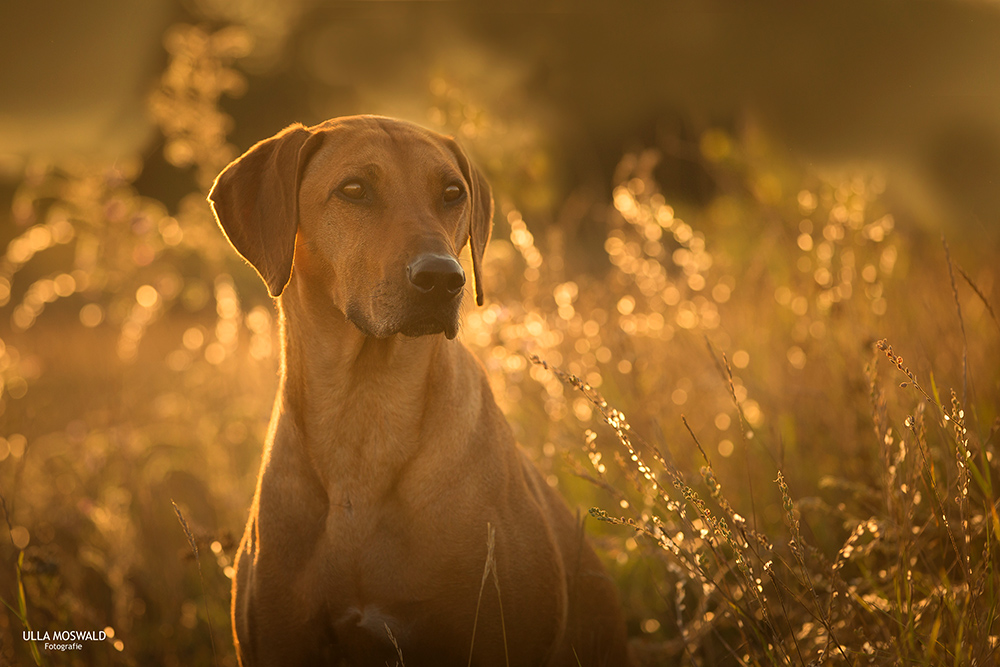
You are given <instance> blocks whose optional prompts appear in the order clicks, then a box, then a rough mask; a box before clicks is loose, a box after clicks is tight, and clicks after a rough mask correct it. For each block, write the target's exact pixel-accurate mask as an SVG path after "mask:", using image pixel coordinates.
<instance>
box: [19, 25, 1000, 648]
mask: <svg viewBox="0 0 1000 667" xmlns="http://www.w3.org/2000/svg"><path fill="white" fill-rule="evenodd" d="M240 44H241V42H240V40H239V39H238V35H235V34H234V33H232V32H226V31H220V32H218V33H215V34H214V35H210V34H207V33H204V32H201V31H198V30H195V29H183V28H178V29H176V30H175V32H174V33H173V35H172V37H171V38H170V40H168V46H169V47H170V49H171V54H172V55H171V61H170V64H169V67H168V69H167V71H166V73H165V74H164V77H163V80H162V81H161V86H160V89H159V92H158V93H157V94H156V95H155V96H154V97H153V98H152V101H151V108H152V113H153V114H154V116H155V117H156V118H157V119H158V123H159V125H160V127H161V130H162V132H163V134H164V137H165V147H164V156H165V159H166V160H167V161H168V162H169V163H171V164H173V165H175V166H176V168H177V169H181V170H185V171H186V173H190V174H192V175H193V181H194V182H195V183H197V186H196V187H193V188H192V191H191V192H190V194H189V195H188V196H186V197H185V198H183V199H182V200H181V201H180V202H179V203H178V204H177V206H176V207H173V206H172V205H171V207H169V208H168V206H167V205H166V204H164V203H162V202H159V201H156V200H154V199H151V198H149V197H147V196H144V195H142V194H141V193H140V192H139V191H138V189H137V187H136V185H135V181H136V179H137V176H138V174H139V172H140V169H141V166H142V165H140V164H116V165H114V166H113V167H112V166H110V165H101V164H84V163H80V164H59V165H52V164H43V163H37V164H31V165H29V168H28V170H27V172H26V175H25V178H24V181H23V183H21V185H20V186H19V189H18V190H17V192H16V193H15V196H14V198H13V202H12V204H11V207H10V211H9V212H5V213H0V216H2V219H3V220H4V223H3V226H2V231H0V243H3V253H2V255H0V383H2V398H0V497H2V501H3V502H2V508H0V509H2V514H3V519H4V524H3V525H4V526H6V527H7V528H9V531H8V530H4V531H0V533H3V534H5V539H3V540H2V541H0V597H2V599H3V602H4V604H5V608H4V609H2V610H0V664H18V665H22V664H23V665H28V664H44V665H77V664H79V665H112V664H114V665H118V664H121V665H143V666H145V665H178V666H179V665H202V664H204V665H208V664H218V665H235V657H234V655H233V650H232V646H231V640H230V633H229V620H228V605H229V586H230V579H229V577H231V575H232V569H231V564H232V557H233V555H234V552H235V549H236V544H237V541H238V539H239V535H240V533H241V531H242V527H243V523H244V521H245V517H246V511H247V508H248V505H249V501H250V499H251V496H252V493H253V487H254V480H255V477H256V473H257V466H258V464H259V457H260V451H261V446H262V441H263V437H264V433H265V428H266V424H267V418H268V416H269V414H270V406H271V401H272V398H273V396H274V391H275V389H276V383H277V376H276V372H277V357H276V355H277V345H276V343H277V341H276V322H275V312H274V309H273V307H272V304H271V303H270V300H269V299H268V298H267V294H266V291H265V289H264V287H263V285H262V284H261V283H260V281H259V279H258V278H257V277H256V275H255V274H254V273H253V271H252V270H251V269H249V268H248V267H247V266H245V265H244V264H242V262H241V261H240V260H239V259H238V258H237V257H236V255H235V253H233V252H232V250H231V249H230V248H229V247H228V244H227V243H226V241H225V239H224V238H223V236H222V234H221V233H220V232H219V231H218V229H217V228H216V225H215V222H214V220H213V219H212V216H211V213H210V211H209V209H208V206H207V203H206V202H205V192H206V190H207V187H208V185H209V184H210V182H211V179H212V178H213V177H214V175H215V174H216V173H217V172H218V170H219V169H221V167H222V166H224V165H225V164H226V162H227V161H228V160H229V159H231V158H232V157H233V156H234V154H235V153H234V150H235V149H234V147H232V146H230V145H229V144H228V143H227V139H226V136H227V132H228V130H229V126H230V124H231V123H230V120H231V119H229V118H228V117H227V116H225V114H223V113H222V112H221V111H220V110H219V107H218V103H219V99H220V97H221V96H222V95H223V94H225V93H227V92H228V91H232V90H235V89H238V88H239V86H240V78H239V74H238V73H237V72H236V70H234V69H232V67H231V61H232V59H233V57H234V56H235V55H238V53H239V49H240V48H241V47H240ZM432 88H433V89H434V91H435V92H434V94H435V95H438V96H439V97H440V98H441V100H442V103H441V104H438V105H437V106H435V107H434V108H433V109H432V110H431V112H429V113H428V119H427V120H424V119H419V118H416V119H415V120H418V121H423V122H425V124H428V125H431V126H435V127H439V128H440V129H442V130H443V131H455V129H456V127H457V126H458V123H457V122H456V121H455V117H458V118H459V119H461V118H472V117H473V116H472V115H470V114H468V113H466V110H467V107H463V106H462V97H461V91H459V90H453V89H449V87H448V85H447V84H446V83H444V82H442V81H435V82H432ZM480 120H481V119H480ZM483 127H485V128H488V127H489V125H488V123H486V122H485V121H483ZM275 129H277V128H275ZM473 129H475V128H473ZM483 132H486V130H483ZM466 134H474V133H471V132H470V133H466ZM490 138H491V137H489V136H485V137H484V140H483V141H482V143H480V144H478V145H477V141H476V139H475V138H471V139H468V140H467V141H466V142H465V143H466V144H467V145H469V146H470V148H472V149H473V152H476V151H477V150H478V151H479V153H480V155H481V156H482V158H483V159H482V160H481V162H482V164H483V165H484V166H485V168H486V171H487V173H488V175H489V176H490V177H491V179H492V180H493V181H494V184H495V194H496V196H497V215H496V227H495V230H494V239H493V241H492V243H491V245H490V246H489V248H488V250H487V259H486V266H485V275H484V282H485V285H486V295H487V302H486V305H485V306H484V307H482V308H476V307H474V306H473V305H471V303H472V300H471V299H468V298H467V299H466V303H467V305H466V306H465V310H464V316H463V317H464V324H463V329H462V331H461V333H460V336H461V339H462V340H463V341H464V342H465V343H466V344H467V345H469V346H470V347H471V348H472V349H473V350H474V351H475V352H476V353H477V355H478V356H479V357H480V359H481V360H482V361H483V363H484V365H485V366H486V368H487V370H488V372H489V373H490V376H491V379H492V383H493V388H494V392H495V394H496V397H497V401H498V403H499V404H500V406H501V408H503V410H504V411H505V413H506V414H507V416H508V418H509V420H510V422H511V423H512V426H513V428H514V430H515V433H516V434H517V437H518V439H519V441H520V442H521V443H522V444H523V446H524V447H525V449H526V450H527V451H528V452H529V454H530V455H531V457H532V458H533V459H534V460H535V462H536V464H537V465H538V466H539V467H540V468H541V469H542V470H543V472H544V473H545V475H546V476H547V479H548V481H549V483H550V484H553V485H556V486H558V488H559V489H560V490H561V491H562V493H563V494H564V495H565V496H566V497H567V499H568V500H569V501H570V503H571V504H572V505H575V506H579V507H581V508H583V510H584V511H586V510H588V509H589V510H590V516H591V518H590V519H588V522H587V528H588V533H589V534H590V535H591V537H592V539H593V541H594V542H595V545H596V546H597V547H598V551H599V553H601V554H602V555H603V556H604V557H606V560H607V563H608V566H609V569H610V570H611V571H612V572H613V574H614V576H615V577H616V579H617V581H618V583H619V587H620V590H621V592H622V597H623V600H624V604H625V608H626V614H627V618H628V624H629V632H630V635H631V636H632V637H633V638H634V648H635V650H636V653H637V655H638V656H640V657H641V658H642V660H643V664H650V665H674V664H678V665H679V664H696V665H706V666H714V665H786V664H790V665H808V664H831V665H854V664H876V665H883V664H884V665H890V664H891V665H896V664H906V665H945V664H947V665H973V664H976V665H990V664H994V663H995V662H996V661H997V652H998V636H1000V627H998V615H1000V614H998V604H1000V590H998V589H1000V578H998V575H997V569H998V566H1000V517H998V508H997V493H996V492H995V490H994V480H993V477H994V476H995V475H998V473H1000V463H998V461H997V458H996V457H997V446H998V442H997V440H998V436H997V431H998V428H1000V415H998V408H1000V320H998V317H997V308H998V307H1000V301H998V300H997V285H998V284H1000V269H998V266H997V265H996V249H995V248H991V247H990V241H988V240H985V239H977V238H947V239H941V238H940V237H939V236H938V235H937V234H936V233H932V232H928V231H926V230H921V229H918V228H915V227H913V226H912V224H909V223H907V222H906V221H905V220H903V219H902V218H900V217H899V214H898V213H896V217H894V211H893V210H891V207H890V205H889V204H888V203H887V197H886V196H885V193H886V190H887V187H890V186H891V183H892V180H891V175H887V174H879V173H870V172H866V171H864V170H859V171H855V172H851V173H847V172H842V173H824V172H818V171H816V170H815V169H812V168H809V167H807V166H805V165H803V164H799V163H796V162H795V161H794V160H792V159H790V158H788V157H787V156H783V155H782V154H780V153H779V152H777V151H775V150H774V149H773V148H772V147H771V146H770V145H769V143H768V140H767V137H766V136H763V135H762V134H761V133H760V132H758V131H756V130H754V128H753V127H747V128H745V129H743V130H741V131H739V132H727V131H723V130H718V129H708V130H706V131H705V132H703V133H701V135H700V139H699V140H698V141H697V142H694V143H692V144H691V145H690V146H682V147H680V148H679V150H683V151H685V154H687V155H689V156H690V158H691V160H692V162H693V163H696V164H697V166H698V168H699V169H703V170H704V171H705V173H707V174H709V175H710V177H711V179H712V188H713V189H712V192H713V195H712V196H711V198H710V200H709V201H708V202H707V203H702V204H698V205H692V204H690V203H686V202H684V201H672V200H671V199H670V198H668V197H667V196H666V195H665V194H664V191H665V189H666V186H667V185H669V184H667V183H661V182H659V181H658V178H657V173H658V172H657V165H658V163H659V161H660V160H661V158H662V155H661V154H660V153H658V152H657V151H656V150H652V149H650V150H645V151H637V152H635V153H630V154H627V155H624V156H623V157H622V160H621V162H620V164H619V166H618V170H617V173H616V175H615V178H614V183H613V184H612V185H613V191H612V193H611V196H610V197H605V196H604V195H603V194H601V193H600V192H582V193H577V195H574V196H575V197H576V199H575V200H574V201H572V202H568V203H567V204H566V205H565V206H564V207H562V211H563V212H564V213H563V215H561V216H560V219H559V221H558V223H544V224H543V223H541V222H536V221H534V220H533V219H532V218H531V216H530V215H528V214H526V213H525V211H526V210H527V208H526V207H524V206H523V204H522V203H521V200H520V199H519V197H520V191H519V190H518V189H517V188H515V187H511V185H510V184H512V183H517V182H519V181H518V176H517V174H518V173H519V172H518V171H517V170H518V169H519V168H520V167H521V165H519V164H517V162H516V159H514V158H513V157H511V156H512V155H514V154H516V153H517V151H510V152H508V153H505V154H503V155H502V156H500V157H502V158H503V159H497V155H496V154H493V153H489V150H490V149H489V148H488V147H487V146H486V144H488V143H489V141H487V140H489V139H490ZM493 138H494V139H495V138H496V137H493ZM497 150H499V149H497ZM591 508H592V509H591ZM7 533H9V538H7V536H6V534H7ZM497 548H502V545H497ZM484 553H485V541H484ZM195 554H197V555H195ZM470 623H471V619H470ZM69 629H75V630H94V631H101V630H103V631H105V633H106V635H107V636H108V638H107V640H106V641H103V642H99V643H93V644H88V645H87V646H86V647H85V649H84V650H83V651H78V652H73V651H69V652H65V653H45V652H42V651H37V649H40V645H36V644H33V643H32V642H29V641H25V640H24V639H23V632H25V631H26V630H33V631H36V632H38V631H45V630H49V631H55V630H69ZM36 651H37V652H36Z"/></svg>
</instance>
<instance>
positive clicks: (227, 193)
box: [208, 124, 318, 297]
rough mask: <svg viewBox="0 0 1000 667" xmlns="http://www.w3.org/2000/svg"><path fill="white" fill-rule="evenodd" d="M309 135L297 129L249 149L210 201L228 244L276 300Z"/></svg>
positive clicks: (284, 279)
mask: <svg viewBox="0 0 1000 667" xmlns="http://www.w3.org/2000/svg"><path fill="white" fill-rule="evenodd" d="M313 136H318V135H315V134H314V133H313V132H311V131H310V130H308V129H307V128H305V127H303V126H302V125H299V124H295V125H292V126H290V127H287V128H285V129H284V130H282V131H281V132H279V133H278V134H276V135H274V136H273V137H271V138H270V139H265V140H264V141H261V142H259V143H257V144H255V145H254V146H253V148H251V149H250V150H248V151H247V152H246V153H244V154H243V155H242V156H240V157H239V158H237V159H236V160H234V161H233V162H231V163H230V164H229V166H228V167H226V168H225V169H223V170H222V173H221V174H219V176H218V178H216V179H215V184H214V185H212V190H211V191H210V192H209V193H208V201H209V202H210V203H211V205H212V211H213V212H214V213H215V218H216V219H217V220H218V221H219V226H220V227H222V231H223V232H225V234H226V237H227V238H228V239H229V242H230V243H232V244H233V247H234V248H236V251H237V252H238V253H240V255H241V256H242V257H243V259H245V260H247V261H248V262H250V264H251V265H253V268H255V269H257V273H259V274H260V277H261V278H263V280H264V282H265V283H266V284H267V290H268V292H270V294H271V296H273V297H276V296H279V295H280V294H281V292H282V290H283V289H284V288H285V285H286V284H288V279H289V278H290V277H291V275H292V256H293V255H294V252H295V230H296V228H297V227H298V219H299V182H300V181H301V179H302V172H303V171H304V170H305V166H306V163H307V162H308V159H309V155H310V153H311V151H310V150H309V149H310V146H315V145H317V142H310V141H309V138H310V137H313Z"/></svg>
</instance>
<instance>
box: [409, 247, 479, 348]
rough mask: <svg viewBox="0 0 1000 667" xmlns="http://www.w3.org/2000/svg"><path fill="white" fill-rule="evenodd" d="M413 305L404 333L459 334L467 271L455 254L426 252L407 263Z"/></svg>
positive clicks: (449, 335)
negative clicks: (459, 312) (459, 305)
mask: <svg viewBox="0 0 1000 667" xmlns="http://www.w3.org/2000/svg"><path fill="white" fill-rule="evenodd" d="M406 276H407V278H408V279H409V282H410V288H411V295H412V299H411V303H412V308H411V311H410V314H409V317H408V318H407V320H408V321H407V322H406V323H405V324H404V326H403V328H402V331H401V333H404V334H406V335H408V336H423V335H426V334H432V333H440V332H444V334H445V336H447V337H448V338H449V339H451V338H454V337H455V336H456V335H457V334H458V303H459V300H460V299H459V297H460V295H461V294H462V288H464V287H465V271H463V270H462V265H461V264H459V263H458V260H456V259H455V258H454V257H451V256H449V255H437V254H433V253H424V254H422V255H417V256H416V257H414V258H413V259H412V260H411V261H410V263H409V264H407V266H406Z"/></svg>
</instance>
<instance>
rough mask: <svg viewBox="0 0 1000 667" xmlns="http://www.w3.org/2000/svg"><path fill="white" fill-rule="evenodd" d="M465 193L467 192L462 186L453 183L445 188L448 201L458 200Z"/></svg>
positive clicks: (445, 196)
mask: <svg viewBox="0 0 1000 667" xmlns="http://www.w3.org/2000/svg"><path fill="white" fill-rule="evenodd" d="M463 194H465V191H464V190H463V189H462V186H461V185H458V184H457V183H452V184H451V185H449V186H448V187H446V188H445V189H444V200H445V201H446V202H453V201H458V200H459V199H460V198H461V197H462V195H463Z"/></svg>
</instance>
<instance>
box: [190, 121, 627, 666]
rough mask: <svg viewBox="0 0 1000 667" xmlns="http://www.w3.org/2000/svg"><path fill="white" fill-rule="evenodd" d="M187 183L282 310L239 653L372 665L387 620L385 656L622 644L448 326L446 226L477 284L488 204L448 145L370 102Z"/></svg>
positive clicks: (592, 562)
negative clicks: (207, 189) (206, 188)
mask: <svg viewBox="0 0 1000 667" xmlns="http://www.w3.org/2000/svg"><path fill="white" fill-rule="evenodd" d="M209 199H210V200H211V202H212V206H213V209H214V211H215V214H216V217H217V218H218V220H219V224H220V225H221V226H222V229H223V230H224V231H225V233H226V235H227V236H228V237H229V240H230V241H231V242H232V244H233V245H234V246H235V247H236V250H237V251H238V252H239V253H240V254H241V255H242V256H243V257H244V258H245V259H246V260H247V261H248V262H250V263H251V264H252V265H253V266H254V267H255V268H256V269H257V271H258V272H259V273H260V275H261V277H262V278H263V279H264V282H266V283H267V286H268V289H269V291H270V293H271V296H273V297H277V298H278V299H277V300H278V305H279V308H280V311H281V322H282V327H281V331H282V352H283V357H282V366H281V385H280V388H279V391H278V396H277V399H276V401H275V406H274V412H273V415H272V418H271V427H270V433H269V435H268V439H267V445H266V448H265V451H264V456H263V461H262V463H261V470H260V477H259V479H258V482H257V492H256V495H255V497H254V501H253V506H252V507H251V509H250V518H249V521H248V523H247V528H246V533H245V534H244V536H243V541H242V543H241V544H240V549H239V552H238V554H237V557H236V561H237V562H236V576H235V577H234V580H233V608H232V612H233V630H234V637H235V641H236V650H237V654H238V655H239V659H240V662H241V664H242V665H245V666H250V665H253V666H272V665H310V666H316V665H373V666H375V665H377V666H378V667H384V666H385V665H393V664H396V663H397V662H399V658H398V654H397V650H396V648H395V647H394V646H393V643H392V641H393V640H392V639H391V638H394V640H395V642H396V643H397V644H398V646H399V650H400V651H401V654H402V662H403V663H404V664H405V665H406V666H407V667H418V666H420V665H434V666H442V665H467V664H469V661H470V655H471V663H472V664H474V665H505V664H507V665H512V666H521V665H553V666H555V665H560V666H561V665H567V666H568V665H577V664H580V665H585V666H587V665H595V666H596V665H611V666H619V665H626V664H628V660H627V658H626V642H625V628H624V622H623V620H622V616H621V612H620V609H619V601H618V596H617V592H616V590H615V587H614V585H613V584H612V582H611V581H610V580H609V578H608V576H607V575H606V574H605V572H604V570H603V568H602V566H601V563H600V561H599V560H598V559H597V557H596V556H595V554H594V552H593V551H592V550H591V549H590V547H589V546H587V544H586V543H585V542H584V541H583V535H582V530H581V526H580V525H579V524H578V523H577V522H576V521H575V520H574V518H573V516H572V515H571V514H570V512H569V510H568V509H567V508H566V505H565V504H564V502H563V501H562V499H561V498H560V497H559V496H558V494H556V493H555V492H554V491H553V490H552V489H551V488H550V487H549V486H548V485H547V484H545V482H544V481H543V480H542V478H541V476H540V474H539V473H538V471H537V470H536V469H535V468H534V467H533V466H532V464H531V463H530V462H529V461H528V460H527V458H526V457H525V456H524V455H523V453H522V452H521V451H520V450H519V449H518V448H517V446H516V445H515V443H514V438H513V436H512V434H511V431H510V427H509V426H508V424H507V422H506V420H505V419H504V417H503V415H502V414H501V412H500V410H499V409H498V408H497V405H496V403H495V402H494V400H493V395H492V393H491V391H490V387H489V384H488V382H487V378H486V374H485V372H484V370H483V368H482V367H481V365H480V364H479V363H478V362H477V360H476V359H475V358H474V357H473V355H472V354H471V353H470V352H469V351H468V350H467V349H466V348H465V347H464V346H462V345H461V344H460V343H459V342H457V341H455V340H454V338H455V336H456V333H457V332H458V311H459V302H460V300H461V297H462V291H463V289H464V286H465V284H466V279H465V274H464V272H463V271H462V267H461V265H460V264H459V263H458V261H457V259H456V258H457V256H458V254H459V251H460V250H461V249H462V247H463V246H464V245H465V243H466V242H467V241H468V242H469V243H470V244H471V250H472V260H473V273H474V277H475V287H476V298H477V301H478V302H479V303H480V304H482V299H483V291H482V283H481V280H480V266H481V264H482V258H483V250H484V249H485V247H486V243H487V241H488V240H489V237H490V229H491V226H492V215H493V201H492V197H491V193H490V187H489V185H488V184H487V183H486V181H485V180H484V179H483V177H482V176H481V175H480V173H479V172H478V171H477V170H476V168H475V167H473V166H472V165H471V163H470V162H469V160H468V158H466V156H465V154H464V153H463V152H462V150H461V148H459V147H458V145H457V144H455V142H454V141H452V140H451V139H449V138H446V137H443V136H440V135H438V134H435V133H433V132H430V131H428V130H425V129H422V128H420V127H418V126H416V125H412V124H410V123H406V122H402V121H398V120H392V119H389V118H381V117H375V116H356V117H349V118H338V119H334V120H330V121H327V122H326V123H322V124H320V125H316V126H314V127H310V128H306V127H303V126H301V125H293V126H292V127H289V128H287V129H286V130H284V131H282V132H280V133H278V134H277V135H275V136H274V137H271V138H270V139H267V140H265V141H262V142H260V143H258V144H257V145H256V146H254V147H253V148H251V149H250V150H249V151H247V152H246V154H244V155H243V156H242V157H241V158H239V159H238V160H236V161H235V162H233V163H232V164H230V165H229V166H228V167H226V169H225V170H224V171H223V172H222V173H221V174H220V175H219V177H218V179H217V180H216V182H215V186H214V187H213V188H212V192H211V194H210V195H209ZM293 256H294V264H293V261H292V260H293ZM293 267H294V268H293ZM442 334H443V335H442ZM487 526H491V527H492V528H493V529H495V553H494V558H495V568H496V570H495V571H496V575H497V579H498V582H499V591H498V590H497V588H495V587H494V585H493V581H492V577H491V578H490V580H489V581H488V582H487V584H486V586H485V588H483V577H484V574H483V573H484V566H485V564H486V559H487V531H488V528H487ZM481 590H482V594H480V591H481ZM477 614H478V615H477ZM390 633H391V638H390Z"/></svg>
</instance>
